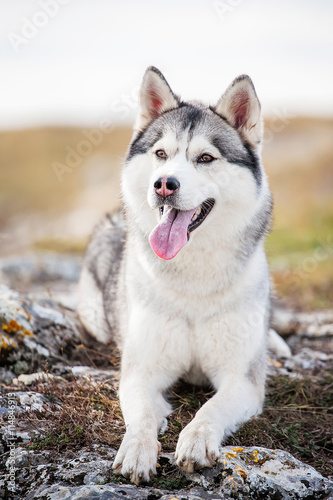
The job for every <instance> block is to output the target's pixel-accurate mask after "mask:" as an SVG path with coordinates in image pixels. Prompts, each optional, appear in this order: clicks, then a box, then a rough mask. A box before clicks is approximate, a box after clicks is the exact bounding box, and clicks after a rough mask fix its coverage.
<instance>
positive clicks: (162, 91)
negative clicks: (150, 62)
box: [134, 66, 179, 131]
mask: <svg viewBox="0 0 333 500" xmlns="http://www.w3.org/2000/svg"><path fill="white" fill-rule="evenodd" d="M178 105H179V99H178V97H177V96H176V95H175V94H174V93H173V92H172V90H171V88H170V86H169V84H168V82H167V81H166V79H165V78H164V76H163V75H162V73H161V72H160V71H159V70H158V69H157V68H155V67H154V66H150V67H149V68H148V69H147V70H146V72H145V74H144V77H143V81H142V85H141V89H140V109H139V114H138V117H137V120H136V123H135V127H134V128H135V130H136V131H140V130H143V129H144V128H146V126H147V125H148V124H149V123H150V122H152V121H153V120H155V119H156V118H158V117H159V116H160V115H161V114H162V113H164V112H165V111H168V110H170V109H173V108H177V107H178Z"/></svg>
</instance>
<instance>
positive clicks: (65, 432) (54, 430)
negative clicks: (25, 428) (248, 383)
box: [20, 372, 333, 475]
mask: <svg viewBox="0 0 333 500" xmlns="http://www.w3.org/2000/svg"><path fill="white" fill-rule="evenodd" d="M37 389H38V391H39V392H42V393H43V394H44V395H45V396H47V398H48V399H49V400H50V402H51V403H55V404H56V403H58V404H60V405H61V407H60V408H58V409H57V408H54V409H52V411H49V410H47V411H46V412H44V413H40V412H34V413H29V414H25V415H23V416H21V417H20V418H24V419H25V420H27V419H28V420H29V421H30V423H31V424H32V425H33V426H35V427H36V428H39V429H40V428H43V429H44V433H45V436H44V438H43V439H40V440H36V441H35V442H34V443H31V444H30V445H29V447H30V448H32V449H44V448H48V449H53V450H56V451H58V452H60V451H61V452H62V453H64V452H66V451H71V452H72V451H75V450H78V449H80V448H81V447H82V446H87V445H88V446H89V445H91V444H92V443H96V442H100V443H105V444H109V445H111V446H113V447H115V448H118V447H119V445H120V443H121V439H122V436H123V433H124V424H123V420H122V416H121V411H120V406H119V401H118V398H117V395H116V391H115V389H114V388H113V387H111V386H110V385H109V384H105V383H100V384H96V383H93V382H91V381H78V380H72V381H70V382H67V383H65V384H60V385H58V384H56V383H55V382H52V381H51V382H50V383H48V384H39V385H38V387H37ZM212 395H213V392H211V391H210V390H205V389H202V388H196V387H193V386H189V385H188V384H178V385H177V386H176V387H175V388H174V389H173V390H172V392H171V393H170V394H169V400H170V401H171V402H172V404H173V407H174V408H175V409H174V411H173V413H172V414H171V416H170V417H169V426H168V429H167V431H166V433H165V434H164V435H163V436H160V441H161V444H162V448H163V451H168V452H173V451H174V450H175V447H176V443H177V439H178V436H179V433H180V431H181V430H182V429H183V428H184V426H185V425H186V424H187V423H189V422H190V420H191V419H192V418H193V417H194V415H195V413H196V411H197V410H198V409H199V408H200V407H201V406H202V404H204V403H205V401H206V400H207V399H208V398H210V397H211V396H212ZM332 414H333V373H329V372H327V373H324V374H322V376H321V378H318V377H306V378H300V379H298V378H296V379H295V378H290V377H284V376H274V377H272V378H270V379H269V382H268V387H267V396H266V403H265V408H264V412H263V414H262V415H261V416H259V417H257V418H253V419H251V420H250V421H249V422H248V423H246V424H245V425H244V426H242V427H241V429H240V430H239V431H238V432H237V433H236V434H234V436H232V437H231V438H229V440H228V442H227V443H226V444H232V445H237V446H264V447H268V448H273V449H274V448H279V449H283V450H286V451H289V452H290V453H292V454H293V455H294V456H295V457H296V458H298V459H300V460H302V461H304V462H305V463H307V464H309V465H312V466H314V467H315V468H316V469H317V470H319V471H320V472H321V473H322V474H324V475H330V474H331V475H332V474H333V459H332V452H333V439H332Z"/></svg>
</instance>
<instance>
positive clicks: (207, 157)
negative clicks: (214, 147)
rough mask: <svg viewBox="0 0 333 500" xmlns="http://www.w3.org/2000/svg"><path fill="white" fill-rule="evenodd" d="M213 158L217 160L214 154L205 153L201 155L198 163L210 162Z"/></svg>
mask: <svg viewBox="0 0 333 500" xmlns="http://www.w3.org/2000/svg"><path fill="white" fill-rule="evenodd" d="M213 160H215V158H213V156H211V155H208V154H207V153H205V154H203V155H201V156H200V158H198V163H210V162H211V161H213Z"/></svg>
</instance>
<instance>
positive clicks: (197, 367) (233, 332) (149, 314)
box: [114, 132, 269, 483]
mask: <svg viewBox="0 0 333 500" xmlns="http://www.w3.org/2000/svg"><path fill="white" fill-rule="evenodd" d="M184 134H185V135H186V137H185V138H183V139H184V140H183V141H182V140H180V141H179V142H178V141H177V142H176V138H175V137H174V138H173V139H172V138H171V137H170V136H169V137H165V138H163V139H161V141H159V143H158V144H157V145H156V148H155V149H159V148H160V147H161V148H163V149H166V150H167V152H168V154H170V155H171V156H172V147H171V144H172V143H173V146H174V151H176V150H177V152H175V153H174V157H173V158H172V159H171V160H170V162H168V165H167V166H166V165H165V166H159V165H158V164H155V166H153V169H151V168H147V161H151V162H152V163H153V165H154V158H149V160H147V158H146V157H138V158H137V159H134V160H133V161H132V162H131V163H130V164H129V165H127V167H126V169H125V170H124V174H123V179H122V185H123V198H124V203H125V205H126V206H127V207H128V210H129V211H130V217H131V218H132V217H133V219H134V220H136V221H137V223H138V224H139V225H140V227H141V228H142V229H143V230H144V232H145V234H146V235H147V236H148V235H149V233H150V231H151V230H152V229H153V228H154V226H155V225H156V223H157V219H158V217H159V215H158V209H157V208H154V204H153V202H152V200H153V196H152V195H153V183H154V181H155V180H156V179H157V178H158V177H160V176H164V175H166V176H171V175H173V176H176V177H177V179H179V180H180V183H181V186H182V188H183V190H182V193H183V197H182V202H183V207H184V209H191V208H193V207H195V206H197V205H199V204H200V203H202V201H203V200H205V199H206V198H209V197H212V198H215V199H216V204H215V206H214V208H213V210H212V212H211V213H210V214H209V216H208V217H207V220H206V221H204V223H203V224H202V225H201V226H200V227H199V228H198V229H196V230H195V231H194V233H193V234H191V238H190V241H189V243H188V244H187V245H186V247H185V248H184V249H182V250H181V252H180V253H179V254H178V255H177V257H176V258H175V259H174V260H173V261H172V263H166V262H164V261H162V260H160V259H159V258H158V257H156V256H155V254H154V253H153V252H152V251H151V252H149V253H147V252H145V251H142V248H141V240H140V239H139V238H138V239H137V238H136V237H135V236H134V235H133V236H132V237H130V240H129V245H130V247H131V251H130V252H129V253H128V260H127V266H128V268H127V275H128V276H135V277H138V276H143V282H144V283H143V284H144V287H145V290H146V295H147V297H149V301H148V302H147V303H145V304H144V305H143V304H142V303H141V299H140V298H139V297H138V296H137V279H135V280H134V282H133V283H132V280H131V279H129V281H128V282H127V297H126V302H127V309H126V314H127V315H128V322H126V327H125V328H124V330H123V335H124V338H123V348H122V349H123V355H122V356H123V358H122V373H121V382H120V400H121V406H122V411H123V415H124V419H125V422H126V428H127V431H126V435H125V438H124V441H123V443H122V445H121V448H120V450H119V452H118V455H117V457H116V460H115V465H114V467H115V469H116V470H117V471H118V472H121V473H122V474H124V475H125V476H126V475H129V476H130V477H131V480H132V481H134V482H135V483H138V482H139V481H140V480H141V479H145V480H148V479H149V476H150V474H152V473H154V472H155V465H156V455H157V449H158V448H157V447H158V445H157V430H158V429H159V428H160V427H161V426H162V423H163V421H164V419H165V417H166V416H167V415H168V413H169V411H170V408H169V406H168V405H167V404H166V402H165V401H164V399H163V396H162V392H163V391H164V390H165V389H167V388H168V387H170V386H171V385H172V384H173V383H174V382H175V381H176V380H177V379H178V378H179V377H181V376H184V374H190V376H187V379H188V380H189V381H192V382H195V383H200V382H202V381H204V380H209V381H210V382H211V383H212V384H213V386H214V387H215V389H216V391H217V392H216V395H215V396H214V397H213V398H212V399H211V400H210V401H208V402H207V403H206V404H205V405H204V406H203V407H202V408H201V409H200V410H199V412H198V413H197V416H196V417H195V419H194V420H193V421H192V422H191V423H190V424H189V425H188V426H187V427H186V428H185V429H184V430H183V431H182V433H181V434H180V437H179V442H178V445H177V450H176V459H177V464H178V465H179V466H181V467H182V468H183V469H184V470H187V471H191V470H193V468H194V465H195V466H196V467H204V466H209V465H212V463H213V461H214V460H215V458H216V457H217V456H218V449H219V445H220V443H221V441H222V440H223V438H224V437H225V436H227V435H228V434H230V433H231V432H233V431H234V430H235V429H236V428H237V426H238V425H239V424H240V423H241V422H244V421H246V420H247V419H248V418H250V417H251V416H252V415H255V414H256V413H258V412H260V411H261V407H262V401H263V395H264V393H263V391H264V389H263V387H259V388H258V387H253V386H252V385H251V383H249V381H248V379H247V371H248V369H249V362H250V361H251V360H252V359H255V357H256V355H257V353H258V352H260V350H263V349H264V346H265V334H266V330H265V328H266V327H265V325H266V323H267V317H266V310H267V301H268V296H269V282H268V279H267V278H268V271H267V265H266V259H265V254H264V251H263V247H262V244H260V245H259V247H258V249H257V250H256V251H255V253H254V254H253V255H252V257H251V259H250V261H248V262H247V263H246V266H245V267H244V265H242V264H240V263H239V262H238V261H235V258H234V245H235V243H236V242H238V234H239V233H238V231H240V230H241V229H242V227H244V226H245V225H246V224H247V223H248V221H249V219H250V218H251V214H253V215H254V214H255V212H256V210H259V209H260V207H261V203H262V197H263V195H260V196H259V197H258V196H257V193H256V184H255V181H254V179H253V176H252V174H251V172H250V171H249V170H248V169H245V168H243V169H241V168H239V167H238V170H237V172H236V173H235V171H234V166H232V165H229V164H228V163H226V162H225V161H224V160H222V159H221V160H220V161H216V162H215V165H214V168H213V169H212V170H211V172H210V177H211V179H210V178H209V177H208V178H207V173H206V172H205V171H204V170H202V171H200V170H199V169H195V168H194V167H193V164H192V162H191V160H190V159H189V157H191V150H192V151H193V155H195V154H197V151H199V150H205V151H206V149H207V148H206V145H205V144H201V143H200V140H199V139H196V138H193V140H192V142H193V144H192V142H191V143H190V145H189V147H188V151H187V153H186V144H187V132H185V133H184ZM176 145H177V148H176V147H175V146H176ZM212 153H214V155H216V151H212ZM220 163H221V164H220ZM221 171H223V175H224V177H223V179H224V180H225V178H228V176H230V183H229V185H228V186H227V187H226V188H224V186H223V184H224V183H223V182H222V187H221V184H220V183H219V178H220V176H221V173H220V172H221ZM147 186H150V187H149V190H148V202H149V205H150V206H151V209H149V207H148V205H147V201H146V197H147ZM265 189H267V186H266V185H265V182H264V191H265ZM239 193H244V194H243V196H242V197H239V196H238V194H239ZM235 198H236V199H237V202H236V203H235ZM235 228H237V231H235ZM207 242H209V243H208V244H207ZM194 268H195V276H194V275H193V269H194ZM207 277H209V279H207ZM259 288H261V294H260V296H259V297H258V289H259ZM188 318H192V319H193V324H188ZM124 322H125V321H124ZM261 369H263V370H264V368H262V367H261ZM143 436H144V438H143V440H142V439H141V437H143Z"/></svg>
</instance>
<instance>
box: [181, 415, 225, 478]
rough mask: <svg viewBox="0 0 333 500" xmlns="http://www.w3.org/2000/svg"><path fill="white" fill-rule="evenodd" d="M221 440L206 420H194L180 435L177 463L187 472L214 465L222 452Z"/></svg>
mask: <svg viewBox="0 0 333 500" xmlns="http://www.w3.org/2000/svg"><path fill="white" fill-rule="evenodd" d="M219 444H220V443H219V440H218V439H217V437H216V435H215V433H214V432H213V430H212V428H210V426H209V425H207V424H206V423H205V422H202V421H201V422H199V421H198V422H196V421H195V420H193V421H192V422H190V423H189V424H188V425H187V426H186V427H185V429H183V430H182V432H181V433H180V435H179V439H178V443H177V448H176V454H175V458H176V463H177V465H178V467H180V468H181V469H183V470H185V471H186V472H193V471H194V469H201V468H202V467H212V466H213V464H214V462H215V460H216V459H217V457H218V456H219V454H220V451H219Z"/></svg>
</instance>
